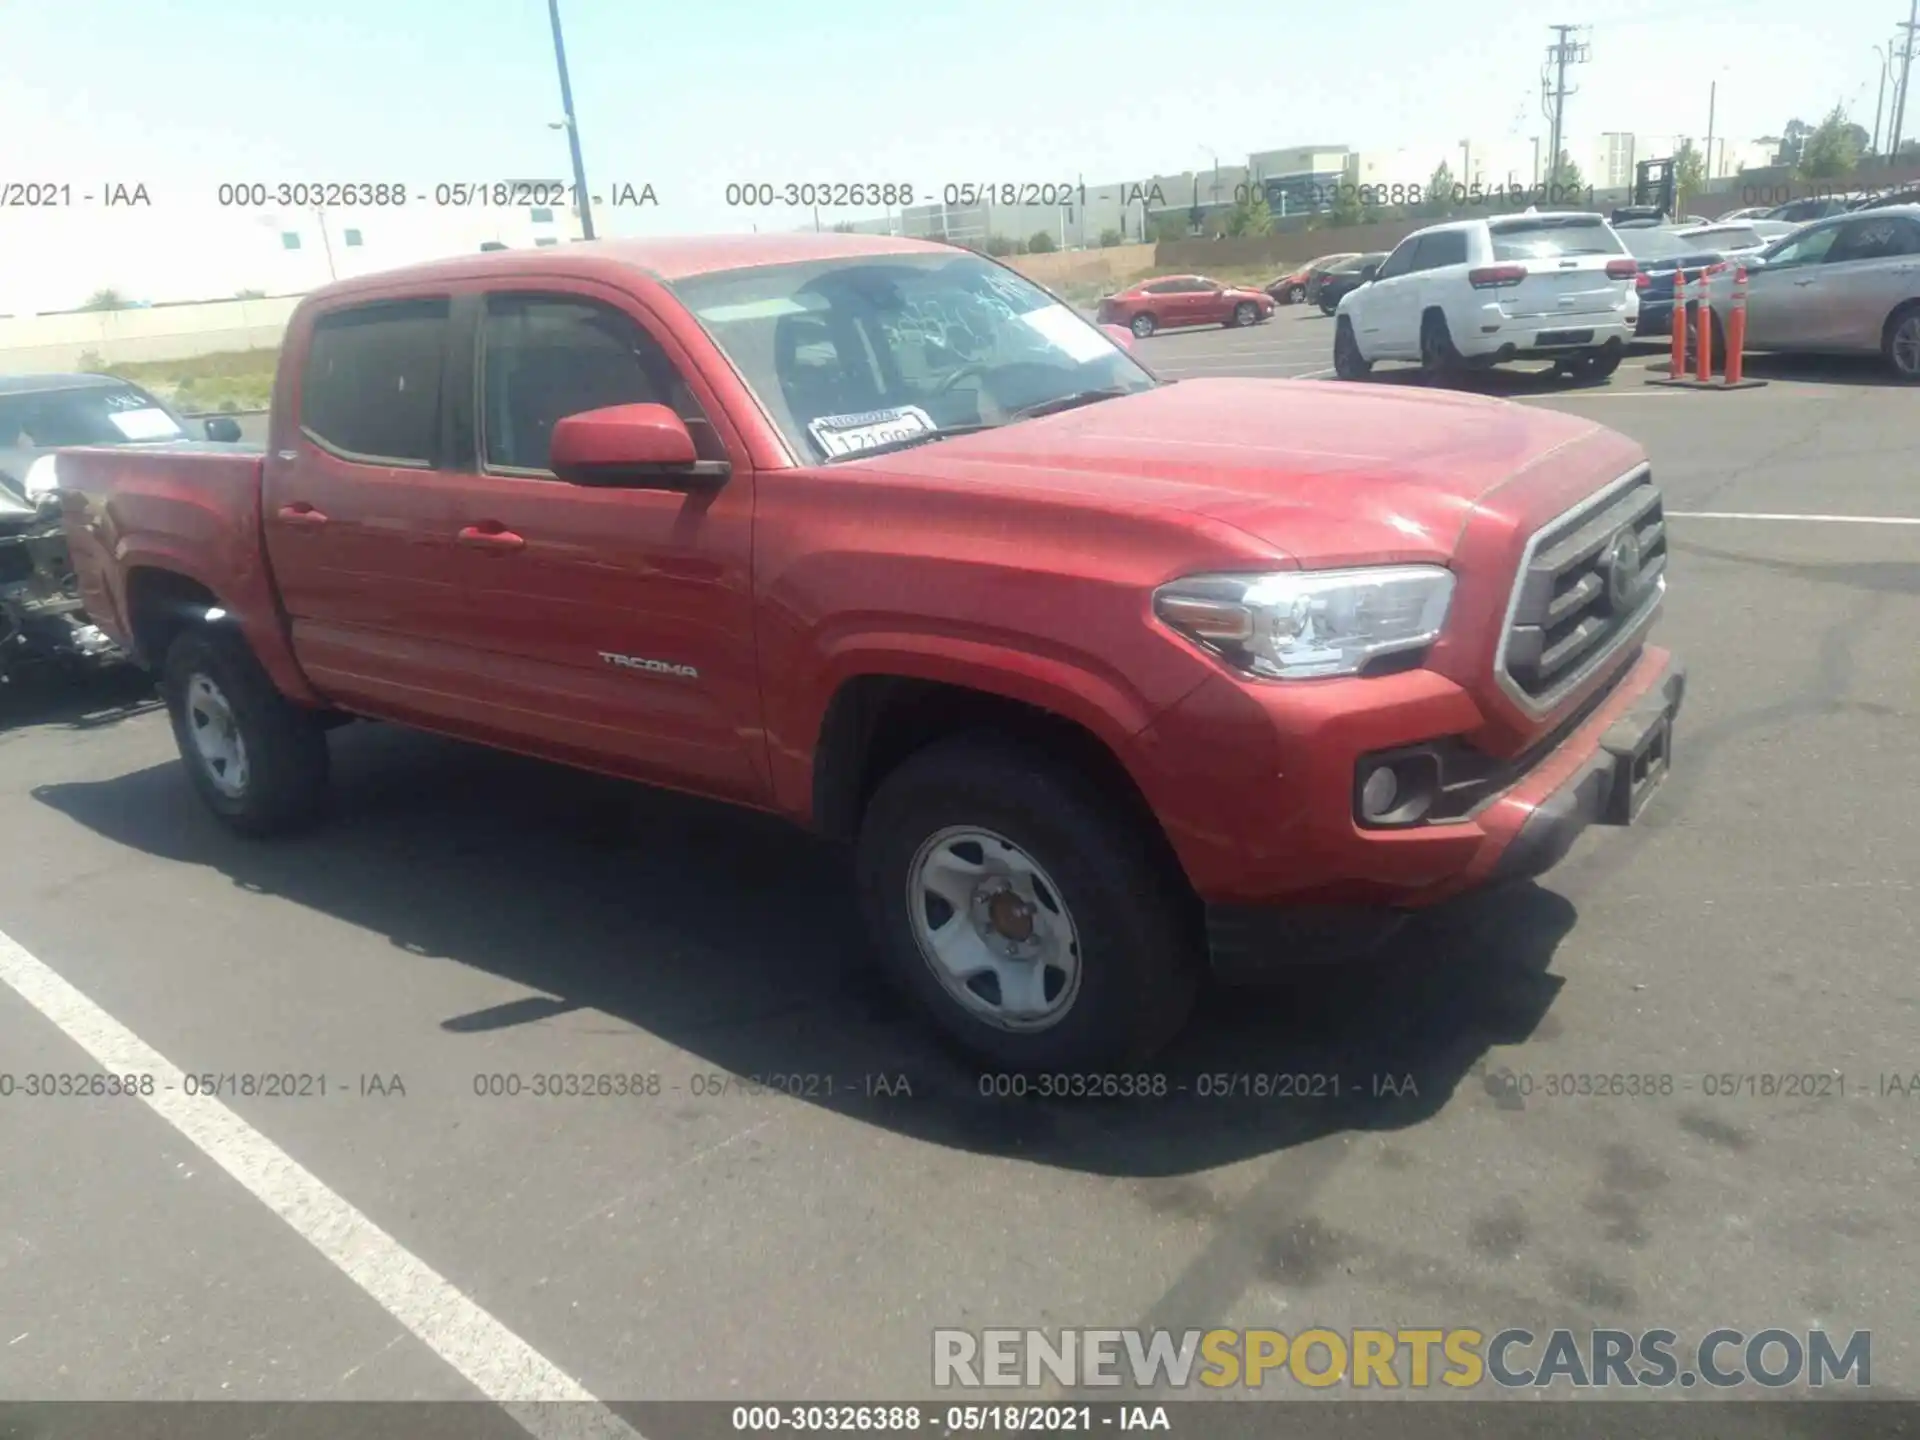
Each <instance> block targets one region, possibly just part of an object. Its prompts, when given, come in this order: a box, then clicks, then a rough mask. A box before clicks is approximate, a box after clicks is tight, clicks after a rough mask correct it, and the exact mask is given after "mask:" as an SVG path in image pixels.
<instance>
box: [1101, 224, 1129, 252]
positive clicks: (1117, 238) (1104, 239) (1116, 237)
mask: <svg viewBox="0 0 1920 1440" xmlns="http://www.w3.org/2000/svg"><path fill="white" fill-rule="evenodd" d="M1126 243H1127V237H1126V236H1124V235H1122V234H1121V233H1120V232H1119V231H1118V230H1115V229H1113V228H1112V227H1111V226H1109V227H1108V228H1107V229H1105V230H1102V231H1101V232H1100V248H1101V249H1102V250H1111V249H1112V248H1113V247H1114V246H1116V245H1124V244H1126Z"/></svg>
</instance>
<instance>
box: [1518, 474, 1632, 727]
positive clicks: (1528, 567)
mask: <svg viewBox="0 0 1920 1440" xmlns="http://www.w3.org/2000/svg"><path fill="white" fill-rule="evenodd" d="M1666 569H1667V526H1666V512H1665V510H1664V508H1663V506H1662V505H1661V501H1660V490H1659V488H1658V487H1657V486H1656V485H1655V484H1654V483H1653V476H1652V473H1651V471H1649V470H1648V469H1647V468H1646V467H1644V466H1643V467H1641V468H1640V469H1638V470H1636V471H1634V472H1633V473H1631V474H1630V475H1627V476H1624V477H1623V478H1622V479H1621V480H1619V481H1617V482H1616V483H1614V484H1612V485H1609V486H1608V487H1607V488H1606V489H1605V490H1603V491H1601V492H1600V493H1599V494H1598V495H1595V496H1593V497H1592V498H1591V499H1589V500H1584V501H1582V502H1581V503H1580V505H1579V506H1577V507H1576V508H1575V509H1573V510H1570V511H1568V512H1567V513H1566V514H1565V515H1562V516H1560V517H1559V518H1558V519H1556V520H1554V521H1553V522H1552V523H1551V524H1549V525H1547V526H1546V527H1545V528H1544V529H1542V530H1540V531H1538V532H1536V533H1535V535H1534V537H1533V538H1532V539H1531V540H1529V541H1528V542H1527V548H1526V550H1525V552H1524V553H1523V554H1522V555H1521V557H1520V573H1519V576H1518V578H1517V579H1516V580H1515V581H1514V588H1513V600H1512V603H1511V605H1510V607H1509V610H1508V616H1507V629H1506V635H1505V637H1504V638H1503V639H1502V641H1501V644H1500V653H1499V655H1498V657H1497V658H1496V659H1495V661H1494V666H1495V670H1496V672H1497V673H1498V676H1499V678H1500V681H1501V683H1502V685H1503V686H1505V687H1506V689H1507V691H1508V693H1509V694H1511V695H1513V696H1514V698H1515V699H1517V700H1519V701H1520V702H1521V704H1523V705H1524V706H1526V707H1527V708H1528V709H1530V710H1534V711H1541V710H1546V709H1549V708H1551V707H1552V706H1553V705H1555V704H1557V703H1558V702H1559V701H1560V699H1561V698H1562V697H1563V696H1564V695H1565V694H1566V693H1567V692H1568V691H1569V690H1571V689H1573V687H1574V686H1576V685H1578V684H1579V683H1580V682H1581V681H1582V680H1584V679H1585V678H1586V677H1587V676H1589V675H1591V674H1592V673H1593V672H1594V670H1595V669H1597V668H1598V667H1599V666H1600V665H1601V664H1603V663H1604V662H1605V661H1606V659H1607V658H1608V657H1609V656H1610V655H1612V654H1613V653H1614V651H1615V650H1617V649H1618V648H1619V647H1620V644H1621V643H1622V641H1624V640H1625V638H1626V636H1627V635H1628V634H1629V633H1630V632H1631V631H1632V630H1633V628H1634V627H1635V626H1636V625H1638V624H1639V623H1640V621H1641V620H1642V619H1644V618H1645V616H1646V615H1647V613H1648V611H1650V610H1651V609H1652V608H1653V607H1654V606H1655V605H1657V604H1658V603H1659V600H1660V596H1661V594H1662V592H1663V591H1664V590H1665V588H1666V580H1665V575H1666Z"/></svg>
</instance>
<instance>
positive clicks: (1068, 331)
mask: <svg viewBox="0 0 1920 1440" xmlns="http://www.w3.org/2000/svg"><path fill="white" fill-rule="evenodd" d="M1020 323H1021V324H1022V325H1026V326H1028V327H1029V328H1031V329H1032V330H1033V331H1034V333H1036V334H1037V335H1039V336H1040V338H1041V339H1043V340H1045V341H1046V342H1047V343H1048V344H1050V345H1052V346H1053V347H1054V348H1055V349H1056V350H1064V351H1066V352H1067V354H1068V355H1069V356H1070V357H1071V358H1073V359H1075V360H1081V361H1088V360H1105V359H1108V358H1109V357H1110V356H1112V355H1113V353H1114V350H1115V346H1114V343H1113V342H1112V341H1111V340H1109V339H1108V338H1107V337H1106V336H1104V335H1102V334H1101V333H1100V332H1099V331H1098V330H1096V329H1094V328H1093V326H1091V325H1089V324H1087V322H1086V321H1084V320H1082V319H1081V318H1080V317H1079V316H1078V315H1076V314H1074V313H1073V311H1071V310H1069V309H1068V308H1067V307H1066V306H1064V305H1049V306H1047V307H1046V308H1045V309H1044V310H1032V311H1029V312H1028V313H1027V314H1025V315H1022V316H1021V317H1020Z"/></svg>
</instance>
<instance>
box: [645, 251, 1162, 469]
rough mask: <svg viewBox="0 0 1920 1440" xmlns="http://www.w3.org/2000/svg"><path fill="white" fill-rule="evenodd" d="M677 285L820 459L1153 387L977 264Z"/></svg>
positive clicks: (1060, 311)
mask: <svg viewBox="0 0 1920 1440" xmlns="http://www.w3.org/2000/svg"><path fill="white" fill-rule="evenodd" d="M673 290H674V293H675V294H676V295H678V296H679V298H680V300H681V302H682V303H683V304H685V305H686V306H687V308H688V309H689V310H691V311H692V312H693V313H694V315H695V316H696V317H698V319H699V321H700V323H701V324H702V325H703V326H704V327H705V328H706V330H707V333H708V334H710V335H711V336H712V337H713V339H714V343H715V344H717V345H718V346H719V347H720V348H721V350H723V351H724V352H726V355H727V358H728V359H730V360H731V361H732V362H733V364H734V366H735V368H736V369H738V370H739V372H740V374H741V376H742V377H743V378H744V379H745V380H746V383H747V384H748V386H749V387H751V388H752V390H753V391H754V393H755V394H756V395H757V396H758V397H759V399H760V402H761V404H762V405H764V406H765V407H766V409H767V411H768V413H769V414H770V415H772V416H773V419H774V422H775V423H776V424H777V425H778V426H779V427H780V429H781V431H782V432H783V433H784V434H785V436H786V438H787V440H788V443H789V444H791V445H792V446H793V447H794V449H795V450H796V451H797V452H798V453H799V454H801V455H803V456H806V457H808V458H809V459H812V460H838V459H846V458H851V457H853V456H855V455H858V454H860V453H862V452H865V451H868V450H871V449H873V448H875V447H876V446H894V445H898V444H902V443H908V442H912V441H915V440H917V439H919V438H921V437H924V438H927V439H937V438H939V436H940V435H941V434H943V433H950V432H954V431H960V430H974V429H980V428H982V427H984V426H995V425H1005V424H1010V423H1013V422H1014V421H1017V420H1020V419H1022V418H1025V414H1024V412H1028V411H1031V410H1034V409H1036V408H1038V409H1043V410H1044V409H1047V408H1052V407H1053V406H1054V405H1059V404H1064V403H1073V402H1075V401H1077V400H1080V399H1085V400H1087V401H1089V402H1090V401H1092V400H1095V399H1101V398H1105V393H1106V392H1112V393H1114V394H1116V395H1118V394H1131V393H1133V392H1135V391H1140V390H1147V389H1151V388H1152V387H1153V386H1154V385H1156V384H1157V383H1158V382H1157V381H1155V380H1154V378H1153V377H1152V376H1151V375H1150V374H1148V373H1147V372H1146V371H1145V370H1143V369H1142V368H1141V367H1140V366H1139V365H1137V364H1135V363H1134V361H1133V360H1132V359H1131V358H1130V357H1129V356H1128V355H1127V354H1126V352H1125V351H1123V350H1121V349H1120V348H1119V347H1118V346H1117V345H1115V344H1114V343H1113V341H1112V340H1110V339H1108V338H1107V336H1106V335H1104V334H1102V333H1101V331H1100V330H1099V328H1098V327H1096V326H1095V325H1093V324H1092V323H1090V322H1089V321H1087V320H1085V319H1083V318H1081V316H1080V315H1078V314H1077V313H1075V312H1074V311H1073V310H1072V309H1070V308H1069V307H1068V306H1066V305H1063V304H1061V303H1060V302H1059V301H1058V300H1055V299H1054V298H1053V297H1052V296H1051V295H1049V294H1047V292H1046V291H1044V290H1042V289H1040V288H1039V286H1037V285H1035V284H1033V283H1032V282H1031V281H1028V280H1025V279H1023V278H1022V277H1021V276H1019V275H1017V274H1015V273H1014V272H1013V271H1011V270H1008V269H1005V268H1003V267H1002V266H999V265H996V264H994V263H992V262H991V261H989V260H985V259H982V258H981V257H980V256H978V255H972V254H965V253H961V254H955V255H872V256H860V257H855V258H851V259H839V260H830V261H807V262H803V263H799V264H790V265H772V266H765V267H762V268H759V269H755V270H734V271H726V272H723V273H720V274H716V275H701V276H695V277H693V278H690V279H687V280H682V281H678V282H676V283H675V284H674V286H673ZM1096 392H1097V393H1096Z"/></svg>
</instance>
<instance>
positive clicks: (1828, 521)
mask: <svg viewBox="0 0 1920 1440" xmlns="http://www.w3.org/2000/svg"><path fill="white" fill-rule="evenodd" d="M1667 514H1668V515H1669V516H1671V517H1672V518H1673V519H1675V520H1797V521H1800V522H1801V523H1803V524H1805V523H1809V522H1810V523H1813V524H1818V525H1920V515H1757V514H1749V513H1748V512H1746V511H1742V510H1669V511H1668V512H1667Z"/></svg>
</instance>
